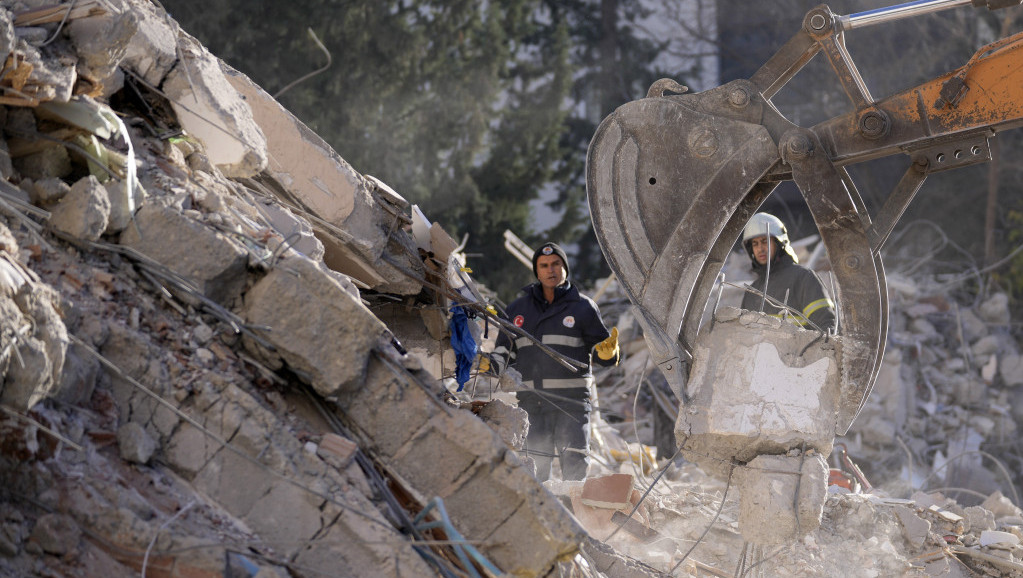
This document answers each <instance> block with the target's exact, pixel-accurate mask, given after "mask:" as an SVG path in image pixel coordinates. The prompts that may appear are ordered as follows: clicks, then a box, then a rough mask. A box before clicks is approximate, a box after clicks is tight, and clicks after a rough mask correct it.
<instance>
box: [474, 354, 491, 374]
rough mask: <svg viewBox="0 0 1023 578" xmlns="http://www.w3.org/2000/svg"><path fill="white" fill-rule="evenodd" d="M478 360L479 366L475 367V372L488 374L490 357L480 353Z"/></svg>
mask: <svg viewBox="0 0 1023 578" xmlns="http://www.w3.org/2000/svg"><path fill="white" fill-rule="evenodd" d="M479 360H480V361H479V365H478V366H476V371H478V372H479V373H489V372H490V356H489V355H487V354H485V353H481V354H480V355H479Z"/></svg>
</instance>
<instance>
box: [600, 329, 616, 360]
mask: <svg viewBox="0 0 1023 578" xmlns="http://www.w3.org/2000/svg"><path fill="white" fill-rule="evenodd" d="M596 349H597V357H599V358H601V359H603V360H604V361H610V360H612V359H614V360H617V359H618V353H619V351H618V328H617V327H612V328H611V337H608V338H607V339H605V340H604V341H601V342H600V343H598V344H597V347H596Z"/></svg>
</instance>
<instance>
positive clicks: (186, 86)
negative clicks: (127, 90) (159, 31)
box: [163, 35, 267, 178]
mask: <svg viewBox="0 0 1023 578" xmlns="http://www.w3.org/2000/svg"><path fill="white" fill-rule="evenodd" d="M178 47H179V49H180V51H181V59H180V60H178V63H177V65H175V67H174V68H173V69H172V70H171V71H170V72H169V73H168V74H167V77H166V79H165V80H164V83H163V91H164V92H165V93H166V94H167V97H168V98H169V99H170V101H171V106H172V107H173V108H174V112H175V113H176V114H177V115H178V120H179V121H180V122H181V126H182V128H184V130H185V131H186V132H187V133H188V134H190V135H192V136H194V137H196V138H198V139H199V140H201V141H202V142H203V143H204V144H205V145H206V154H207V155H209V159H210V162H212V163H213V164H214V165H216V167H217V168H219V169H220V170H221V171H222V172H223V173H224V175H225V176H228V177H236V178H245V177H253V176H256V175H257V174H259V173H260V172H261V171H263V169H264V168H266V163H267V150H266V138H265V137H264V136H263V131H261V130H260V128H259V126H258V125H257V124H256V122H255V121H254V120H253V118H252V110H251V109H250V108H249V105H248V104H247V103H246V102H245V101H244V100H243V99H242V97H241V95H240V94H239V93H238V91H237V90H235V89H234V87H232V86H231V84H230V83H229V82H228V81H227V79H226V78H225V77H224V73H223V72H221V69H220V63H219V59H217V58H216V57H215V56H213V55H212V54H210V53H209V51H207V50H206V48H205V47H204V46H203V45H201V44H199V43H198V42H197V41H196V40H194V39H192V38H190V37H188V36H185V35H182V36H181V40H180V41H179V43H178Z"/></svg>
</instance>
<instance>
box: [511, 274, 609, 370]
mask: <svg viewBox="0 0 1023 578" xmlns="http://www.w3.org/2000/svg"><path fill="white" fill-rule="evenodd" d="M522 291H523V293H524V294H523V295H522V296H521V297H519V298H518V299H516V300H515V301H512V303H511V304H510V305H508V308H507V310H506V313H507V319H508V321H510V322H512V323H513V324H515V325H516V326H518V327H519V328H521V329H522V330H524V331H525V332H526V333H528V334H530V335H531V336H533V337H534V338H536V339H538V340H539V341H540V342H541V343H543V344H544V345H546V346H547V347H550V348H551V349H553V350H555V351H557V352H558V353H561V354H562V355H564V356H566V357H569V358H571V359H574V360H576V361H581V362H583V363H585V364H587V366H589V365H590V361H591V360H590V352H591V351H592V350H593V346H595V345H596V344H598V343H600V342H601V341H603V340H605V339H607V338H608V337H609V336H610V335H611V334H610V332H609V331H608V330H607V327H605V326H604V322H603V320H601V318H600V310H599V309H597V304H596V303H594V302H593V300H592V299H590V298H589V297H586V296H585V295H582V294H581V293H579V290H578V289H576V288H575V286H573V285H572V284H571V283H565V284H564V285H562V286H560V287H557V288H556V289H555V290H554V302H552V303H547V300H546V299H544V297H543V288H542V287H541V286H540V283H533V284H532V285H529V286H527V287H524V288H523V290H522ZM493 357H494V359H495V361H497V363H498V364H499V370H500V371H503V370H504V367H505V366H507V365H509V364H511V365H514V366H515V369H517V370H518V371H519V373H521V374H522V381H523V382H532V385H533V387H534V388H535V389H567V388H590V387H592V384H593V377H592V374H591V372H590V370H589V367H587V369H585V370H579V371H574V370H572V369H569V368H567V367H565V366H564V365H562V364H561V363H559V362H558V361H556V360H554V359H553V358H551V356H550V355H548V354H547V353H546V352H545V351H543V350H542V349H541V348H540V347H538V346H537V345H536V344H535V343H534V342H533V341H532V340H531V339H529V338H526V337H519V336H509V335H508V334H507V333H506V332H504V331H502V332H501V334H500V335H499V336H498V337H497V342H496V344H495V348H494V356H493ZM596 360H597V362H598V363H600V364H601V365H614V362H615V360H613V359H612V360H610V361H607V362H605V361H604V360H602V359H600V358H599V357H598V358H596Z"/></svg>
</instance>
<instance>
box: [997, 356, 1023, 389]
mask: <svg viewBox="0 0 1023 578" xmlns="http://www.w3.org/2000/svg"><path fill="white" fill-rule="evenodd" d="M998 375H1000V376H1001V378H1002V381H1003V382H1004V383H1005V385H1007V386H1009V387H1016V386H1017V385H1023V356H1021V355H1019V354H1018V353H1015V352H1012V353H1007V354H1006V355H1004V356H1003V357H1002V359H1001V363H999V364H998Z"/></svg>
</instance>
